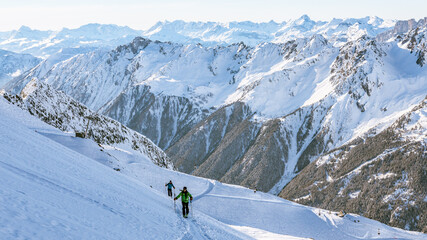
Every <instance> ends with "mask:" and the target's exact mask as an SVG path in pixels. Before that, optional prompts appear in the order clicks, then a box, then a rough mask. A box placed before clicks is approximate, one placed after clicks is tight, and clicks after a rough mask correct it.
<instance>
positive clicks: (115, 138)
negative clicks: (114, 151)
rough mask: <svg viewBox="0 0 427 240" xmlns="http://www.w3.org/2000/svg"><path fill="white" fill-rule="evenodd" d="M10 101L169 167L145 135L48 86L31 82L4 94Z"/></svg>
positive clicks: (71, 129) (61, 125)
mask: <svg viewBox="0 0 427 240" xmlns="http://www.w3.org/2000/svg"><path fill="white" fill-rule="evenodd" d="M4 97H5V98H6V99H8V100H9V101H10V102H12V103H14V104H16V105H18V106H20V107H21V108H23V109H25V110H27V111H29V112H30V113H31V114H32V115H35V116H37V117H39V118H40V119H41V120H43V121H44V122H46V123H48V124H50V125H52V126H54V127H56V128H58V129H60V130H62V131H65V132H74V133H75V134H76V135H77V134H80V135H84V134H87V137H88V138H90V139H93V140H94V141H95V142H97V143H98V144H108V145H117V146H123V145H124V146H128V148H131V149H134V150H137V151H140V152H141V153H143V154H145V155H146V156H148V157H149V158H150V159H151V160H152V161H153V162H154V163H155V164H157V165H159V166H163V167H167V168H170V169H172V168H173V165H172V163H171V162H170V160H169V158H168V157H167V156H166V154H165V153H164V152H163V151H162V150H161V149H160V148H158V147H157V146H156V145H154V144H153V143H152V142H151V141H150V140H149V139H148V138H146V137H145V136H143V135H141V134H139V133H137V132H135V131H133V130H131V129H129V128H127V127H125V126H124V125H122V124H120V123H119V122H117V121H114V120H112V119H110V118H107V117H104V116H103V115H100V114H98V113H96V112H94V111H91V110H90V109H88V108H87V107H86V106H84V105H82V104H81V103H79V102H77V101H75V100H73V99H72V98H70V97H69V96H67V95H65V94H64V93H63V92H59V91H57V90H55V89H53V88H52V87H51V86H49V85H47V84H44V83H40V82H37V81H36V79H33V80H32V81H30V82H29V83H28V84H27V85H26V87H25V88H24V89H23V90H22V92H21V94H20V96H14V95H9V94H7V93H5V94H4Z"/></svg>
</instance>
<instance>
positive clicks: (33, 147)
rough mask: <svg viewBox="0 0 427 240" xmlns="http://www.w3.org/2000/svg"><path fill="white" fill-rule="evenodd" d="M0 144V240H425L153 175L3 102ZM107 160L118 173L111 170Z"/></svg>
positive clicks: (174, 175) (123, 154)
mask: <svg viewBox="0 0 427 240" xmlns="http://www.w3.org/2000/svg"><path fill="white" fill-rule="evenodd" d="M0 143H1V144H0V172H1V174H0V179H1V182H2V183H3V184H2V185H1V188H0V192H1V195H0V199H1V201H2V204H1V205H0V213H1V214H0V223H1V224H0V237H1V238H2V239H19V238H37V239H56V238H64V236H66V237H68V238H72V239H134V238H138V239H153V238H154V239H316V240H321V239H344V240H346V239H396V238H397V239H425V237H426V235H425V234H422V233H416V232H408V231H404V230H400V229H396V228H391V227H389V226H386V225H384V224H381V223H378V222H376V221H373V220H370V219H367V218H364V217H361V216H358V215H355V214H347V215H346V216H344V217H342V218H341V217H338V216H336V215H335V213H334V212H328V211H324V210H321V209H315V208H309V207H304V206H302V205H298V204H295V203H292V202H289V201H286V200H284V199H281V198H278V197H275V196H273V195H269V194H265V193H261V192H256V193H254V192H253V191H252V190H249V189H246V188H242V187H239V186H232V185H227V184H222V183H220V182H217V181H212V180H207V179H203V178H197V177H194V176H190V175H186V174H182V173H178V172H174V171H171V170H168V169H165V168H160V167H158V166H156V165H154V164H153V163H152V162H151V161H150V160H149V158H148V157H147V156H145V155H143V154H141V152H138V151H134V150H132V149H127V150H124V149H121V148H119V147H117V146H108V145H98V144H96V143H94V142H92V141H91V140H88V139H81V138H75V137H72V136H70V135H69V134H67V133H64V132H61V131H59V130H57V129H55V128H53V127H51V126H49V125H47V124H45V123H43V122H41V121H40V120H38V119H36V118H35V117H33V116H31V115H29V114H28V113H27V112H26V111H23V110H21V109H20V108H17V107H16V106H13V105H11V104H8V103H7V102H6V101H5V100H4V99H3V98H2V99H0ZM100 150H102V151H100ZM112 162H113V163H114V164H115V165H117V166H119V168H120V169H121V170H120V171H114V170H113V169H111V167H110V166H111V165H112V164H111V163H112ZM169 179H171V180H173V181H174V183H175V186H176V188H177V189H178V188H181V187H183V186H187V187H188V189H189V191H190V192H191V193H192V194H193V196H194V201H193V204H192V209H191V211H192V213H193V215H192V216H190V218H189V219H183V218H182V217H181V214H180V213H179V212H180V210H179V208H180V206H179V205H180V204H177V208H176V210H174V208H173V202H172V200H171V199H170V198H168V197H167V195H166V193H165V191H164V190H165V186H164V183H165V182H167V181H168V180H169ZM284 216H285V217H284Z"/></svg>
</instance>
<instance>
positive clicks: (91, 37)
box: [0, 24, 141, 58]
mask: <svg viewBox="0 0 427 240" xmlns="http://www.w3.org/2000/svg"><path fill="white" fill-rule="evenodd" d="M140 34H141V31H137V30H133V29H131V28H129V27H121V26H117V25H113V24H87V25H84V26H81V27H79V28H77V29H68V28H63V29H62V30H60V31H51V30H49V31H39V30H33V29H30V28H29V27H26V26H22V27H21V28H20V29H18V30H13V31H10V32H2V33H1V34H0V49H4V50H9V51H13V52H17V53H29V54H31V55H33V56H37V57H41V58H47V57H49V56H51V55H53V54H55V53H58V52H60V51H69V50H68V49H72V50H73V51H74V52H76V53H85V52H88V50H92V51H93V50H94V49H96V48H99V47H108V48H113V47H115V46H118V45H120V44H124V43H128V42H130V41H131V40H132V39H133V38H135V37H137V36H139V35H140Z"/></svg>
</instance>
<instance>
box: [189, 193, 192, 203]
mask: <svg viewBox="0 0 427 240" xmlns="http://www.w3.org/2000/svg"><path fill="white" fill-rule="evenodd" d="M188 195H190V202H192V201H193V196H192V195H191V193H188Z"/></svg>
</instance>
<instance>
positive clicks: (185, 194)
mask: <svg viewBox="0 0 427 240" xmlns="http://www.w3.org/2000/svg"><path fill="white" fill-rule="evenodd" d="M179 197H181V202H182V215H183V216H184V217H185V218H187V217H188V213H189V212H190V210H189V209H188V202H192V201H193V196H191V194H190V193H189V192H188V191H187V187H184V188H183V189H182V191H181V192H180V193H179V194H178V196H176V198H174V199H173V200H177V199H178V198H179Z"/></svg>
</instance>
